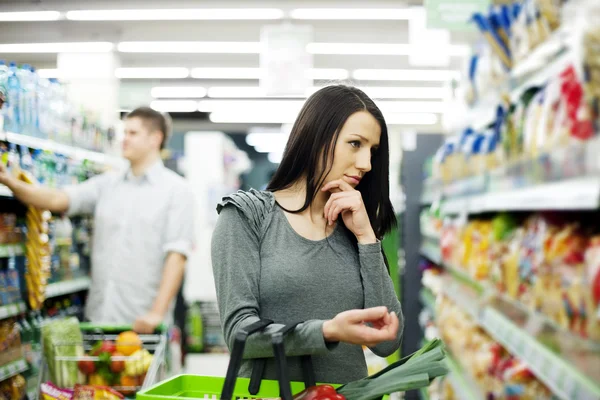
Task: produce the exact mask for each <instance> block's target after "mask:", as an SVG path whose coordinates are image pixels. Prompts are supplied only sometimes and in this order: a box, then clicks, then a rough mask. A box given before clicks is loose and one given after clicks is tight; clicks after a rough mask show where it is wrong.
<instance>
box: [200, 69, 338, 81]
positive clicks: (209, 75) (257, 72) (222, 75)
mask: <svg viewBox="0 0 600 400" xmlns="http://www.w3.org/2000/svg"><path fill="white" fill-rule="evenodd" d="M264 71H265V70H263V69H261V68H226V67H224V68H192V78H196V79H260V78H261V77H262V74H263V72H264ZM307 74H308V77H309V78H310V79H315V80H343V79H348V77H349V76H350V74H349V72H348V70H346V69H341V68H312V69H309V70H308V71H307Z"/></svg>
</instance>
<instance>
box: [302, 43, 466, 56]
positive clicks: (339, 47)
mask: <svg viewBox="0 0 600 400" xmlns="http://www.w3.org/2000/svg"><path fill="white" fill-rule="evenodd" d="M306 51H308V52H309V53H312V54H338V55H373V56H408V55H411V54H415V53H418V52H431V51H436V48H435V46H432V47H422V46H415V45H411V44H405V43H309V44H308V45H307V46H306ZM440 51H444V52H445V53H447V54H448V55H449V56H459V57H464V56H466V55H468V54H469V51H470V50H469V47H468V46H465V45H454V44H453V45H450V46H449V47H444V48H443V49H440Z"/></svg>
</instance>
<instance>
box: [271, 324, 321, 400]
mask: <svg viewBox="0 0 600 400" xmlns="http://www.w3.org/2000/svg"><path fill="white" fill-rule="evenodd" d="M298 324H300V322H296V323H293V324H289V325H286V326H284V327H283V328H281V329H280V330H279V331H277V332H275V333H274V334H273V337H272V341H273V353H274V354H275V363H276V365H277V377H278V380H279V391H280V396H281V398H282V399H283V400H291V399H292V397H293V394H292V389H291V385H290V378H289V374H288V366H287V358H286V355H285V348H284V339H285V336H286V335H287V334H288V333H290V332H291V331H293V330H294V329H295V328H296V326H298ZM300 363H301V366H302V375H303V377H304V386H305V388H307V389H308V388H309V387H312V386H315V385H316V378H315V371H314V368H313V363H312V358H311V356H310V354H305V355H303V356H300Z"/></svg>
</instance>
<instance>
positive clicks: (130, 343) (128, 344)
mask: <svg viewBox="0 0 600 400" xmlns="http://www.w3.org/2000/svg"><path fill="white" fill-rule="evenodd" d="M115 343H116V345H117V351H118V352H119V353H121V354H123V355H124V356H130V355H132V354H133V353H135V352H136V351H138V350H141V349H142V340H141V339H140V336H139V335H138V334H137V333H135V332H133V331H127V332H122V333H120V334H119V336H117V340H116V342H115Z"/></svg>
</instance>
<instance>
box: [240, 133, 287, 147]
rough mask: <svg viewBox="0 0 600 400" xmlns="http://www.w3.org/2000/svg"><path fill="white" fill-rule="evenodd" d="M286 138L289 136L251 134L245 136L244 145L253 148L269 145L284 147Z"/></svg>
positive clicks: (281, 134)
mask: <svg viewBox="0 0 600 400" xmlns="http://www.w3.org/2000/svg"><path fill="white" fill-rule="evenodd" d="M288 138H289V135H287V134H284V133H281V132H252V133H249V134H248V135H247V136H246V143H247V144H248V145H250V146H254V147H266V146H268V145H269V144H271V143H275V144H276V145H277V146H284V147H285V144H286V143H287V141H288Z"/></svg>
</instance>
